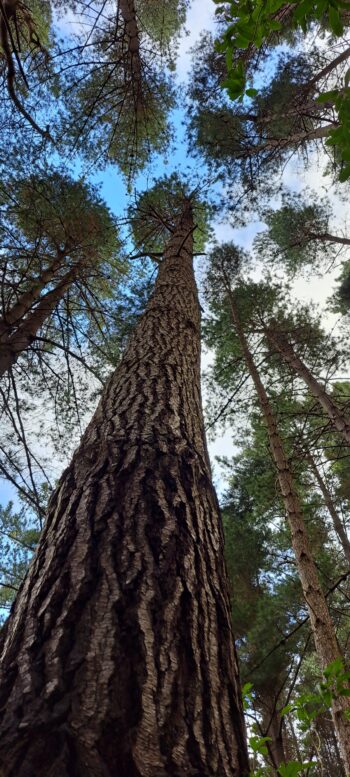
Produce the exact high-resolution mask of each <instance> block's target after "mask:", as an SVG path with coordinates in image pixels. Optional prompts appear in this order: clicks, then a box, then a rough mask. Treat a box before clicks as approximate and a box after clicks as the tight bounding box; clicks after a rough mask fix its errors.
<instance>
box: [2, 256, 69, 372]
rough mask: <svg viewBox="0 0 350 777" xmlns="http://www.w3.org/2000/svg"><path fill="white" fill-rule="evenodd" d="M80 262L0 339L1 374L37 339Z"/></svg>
mask: <svg viewBox="0 0 350 777" xmlns="http://www.w3.org/2000/svg"><path fill="white" fill-rule="evenodd" d="M79 269H80V264H79V263H77V264H76V265H74V267H72V268H71V269H70V270H69V272H68V273H66V275H64V276H63V278H62V279H61V281H60V282H59V283H58V284H57V286H56V287H55V288H53V289H51V291H48V292H47V294H45V295H44V296H43V297H42V299H41V300H40V302H39V303H38V305H37V306H36V307H35V308H34V310H33V312H32V313H31V314H30V315H29V316H28V317H27V318H25V319H24V321H23V322H22V324H21V325H20V326H19V327H18V329H17V330H16V332H15V333H14V334H13V335H10V336H7V337H6V336H5V335H3V336H2V338H1V340H0V376H1V375H4V373H5V372H7V371H8V370H9V369H10V367H12V365H13V364H15V363H16V361H17V359H18V357H19V356H20V354H21V353H23V351H25V350H26V349H27V348H29V346H30V345H31V344H32V342H33V341H34V340H35V337H36V335H37V334H38V332H39V330H40V328H41V327H42V325H43V324H44V323H45V321H47V319H48V318H49V316H50V315H51V314H52V313H53V311H54V310H55V307H56V305H57V303H58V302H59V301H60V300H61V299H62V297H64V295H65V293H66V291H67V289H68V288H69V287H70V286H71V285H72V283H73V282H74V280H75V278H76V277H77V275H78V273H79Z"/></svg>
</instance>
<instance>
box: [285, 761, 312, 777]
mask: <svg viewBox="0 0 350 777" xmlns="http://www.w3.org/2000/svg"><path fill="white" fill-rule="evenodd" d="M313 765H314V764H313V762H312V761H307V762H305V763H301V762H300V761H288V763H283V764H281V765H280V766H279V767H278V769H277V771H278V774H279V775H280V776H281V777H297V775H298V774H300V772H303V771H304V769H308V768H309V767H310V766H313Z"/></svg>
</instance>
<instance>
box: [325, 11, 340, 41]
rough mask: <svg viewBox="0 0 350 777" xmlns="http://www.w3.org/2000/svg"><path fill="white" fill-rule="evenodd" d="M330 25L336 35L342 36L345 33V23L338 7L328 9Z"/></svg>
mask: <svg viewBox="0 0 350 777" xmlns="http://www.w3.org/2000/svg"><path fill="white" fill-rule="evenodd" d="M328 19H329V26H330V28H331V30H332V32H334V35H337V36H340V35H342V34H343V30H344V28H343V24H342V21H341V18H340V15H339V11H338V10H337V9H336V8H330V9H329V11H328Z"/></svg>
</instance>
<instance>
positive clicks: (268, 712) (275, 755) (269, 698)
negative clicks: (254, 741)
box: [261, 693, 288, 777]
mask: <svg viewBox="0 0 350 777" xmlns="http://www.w3.org/2000/svg"><path fill="white" fill-rule="evenodd" d="M261 701H262V704H261V707H262V713H263V719H262V736H264V737H270V741H269V742H266V747H267V749H268V753H269V758H270V762H271V765H272V767H273V770H274V775H276V777H278V772H277V769H278V767H279V766H280V765H281V763H285V762H286V761H287V760H288V759H287V757H286V754H285V750H284V742H283V735H282V726H283V721H282V718H281V716H280V715H279V714H278V712H277V707H276V699H275V697H274V695H273V694H271V695H269V694H267V693H264V697H263V699H262V700H261Z"/></svg>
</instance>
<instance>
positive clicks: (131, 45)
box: [118, 0, 144, 115]
mask: <svg viewBox="0 0 350 777" xmlns="http://www.w3.org/2000/svg"><path fill="white" fill-rule="evenodd" d="M118 10H120V13H121V15H122V17H123V21H124V24H125V35H126V37H127V40H128V75H129V76H130V77H131V81H132V84H133V98H134V103H135V111H136V115H137V114H138V113H139V112H140V111H143V109H144V105H143V89H142V62H141V56H140V39H139V29H138V24H137V18H136V8H135V3H134V0H118Z"/></svg>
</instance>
